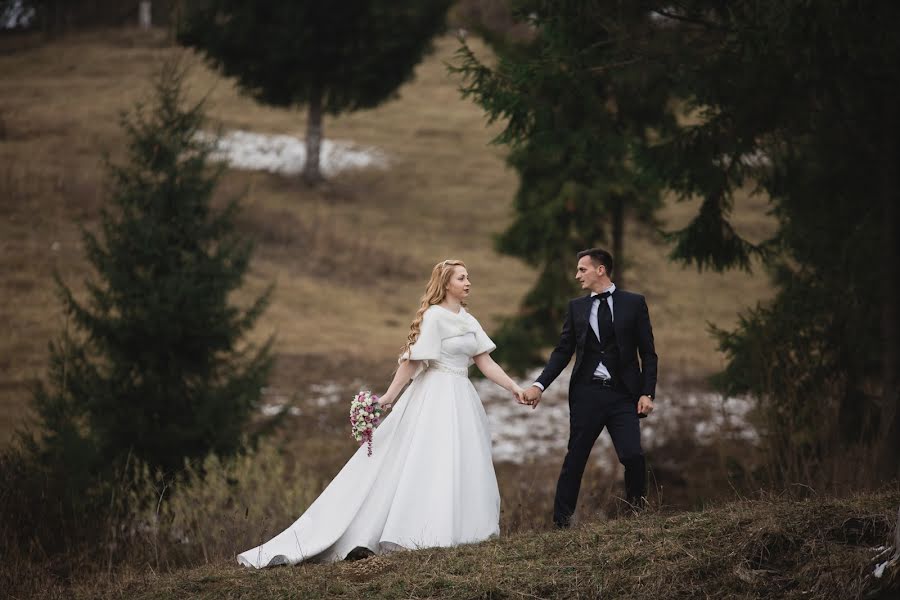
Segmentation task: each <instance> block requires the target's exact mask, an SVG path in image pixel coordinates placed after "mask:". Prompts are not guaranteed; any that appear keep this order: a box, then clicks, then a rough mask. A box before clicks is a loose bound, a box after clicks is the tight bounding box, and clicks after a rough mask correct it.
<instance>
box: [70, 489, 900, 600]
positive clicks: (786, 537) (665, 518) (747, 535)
mask: <svg viewBox="0 0 900 600" xmlns="http://www.w3.org/2000/svg"><path fill="white" fill-rule="evenodd" d="M898 506H900V489H898V488H893V489H889V490H884V491H882V492H880V493H875V494H867V495H861V496H857V497H854V498H849V499H842V500H839V499H827V498H820V497H813V498H811V499H808V500H804V501H792V500H788V499H784V498H780V499H776V498H773V499H765V500H756V501H749V500H747V501H738V502H732V503H729V504H724V505H721V506H718V507H715V508H710V509H706V510H702V511H698V512H686V513H679V514H673V515H663V514H645V515H641V516H640V517H637V518H625V519H618V520H614V521H607V522H594V523H588V524H586V525H584V526H582V527H580V528H577V529H574V530H572V531H566V532H547V533H537V534H535V533H523V534H518V535H513V536H509V537H505V538H501V539H498V540H494V541H490V542H486V543H482V544H476V545H470V546H464V547H458V548H453V549H427V550H419V551H414V552H401V553H397V554H392V555H387V556H380V557H374V558H369V559H366V560H361V561H356V562H342V563H336V564H333V565H314V564H309V565H301V566H297V567H286V568H276V569H271V570H263V571H254V570H249V569H244V568H241V567H238V566H236V565H231V564H210V565H207V566H204V567H201V568H197V569H192V570H182V571H175V572H173V573H170V574H165V575H157V574H153V573H150V572H146V573H140V574H138V573H131V574H126V575H123V576H121V577H119V578H115V579H113V581H112V583H107V582H100V581H96V582H87V583H85V584H84V585H83V586H82V587H80V588H78V589H77V590H75V591H74V593H75V595H76V597H84V598H102V599H112V598H130V599H136V600H137V599H141V600H156V599H160V600H161V599H168V598H173V599H174V598H216V599H220V600H225V599H230V598H242V599H245V600H253V599H256V598H258V599H260V600H262V599H264V598H265V599H272V598H372V599H376V598H384V599H387V598H447V599H454V598H456V599H460V600H462V599H471V598H482V599H488V598H490V599H499V598H503V599H506V598H509V599H512V598H553V599H556V598H631V599H635V600H639V599H644V598H646V599H648V600H649V599H653V600H658V599H660V598H685V599H688V598H690V599H694V598H815V599H816V600H827V599H831V598H834V599H838V598H840V599H846V598H863V597H866V598H883V599H887V598H897V597H900V562H898V561H897V560H896V559H895V560H894V562H893V563H890V562H889V561H890V558H891V556H892V555H893V556H897V554H896V552H897V543H898V542H897V540H896V538H897V537H898V533H897V517H898V513H897V510H898ZM884 563H888V564H884ZM879 565H882V566H881V569H880V571H881V572H880V576H878V577H876V576H875V573H876V572H878V569H877V567H878V566H879Z"/></svg>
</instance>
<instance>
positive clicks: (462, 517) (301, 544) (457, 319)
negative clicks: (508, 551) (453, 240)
mask: <svg viewBox="0 0 900 600" xmlns="http://www.w3.org/2000/svg"><path fill="white" fill-rule="evenodd" d="M470 287H471V282H470V281H469V274H468V272H467V271H466V266H465V264H463V262H462V261H458V260H445V261H443V262H439V263H438V264H436V265H435V266H434V269H433V270H432V272H431V279H430V280H429V281H428V286H427V287H426V288H425V294H424V295H423V296H422V302H421V306H420V307H419V310H418V312H417V313H416V317H415V319H414V320H413V322H412V326H411V327H410V332H409V336H408V338H407V342H406V345H405V346H404V347H403V351H402V354H401V355H400V360H399V362H400V366H399V368H398V369H397V372H396V374H395V375H394V379H393V381H392V382H391V384H390V386H389V387H388V390H387V391H386V392H385V393H384V395H383V396H381V403H382V405H383V406H384V407H385V408H390V406H391V405H393V410H392V411H391V412H390V414H389V415H388V416H387V417H386V418H385V419H384V420H383V421H382V423H381V425H380V426H379V427H378V428H377V429H376V430H375V433H374V437H373V444H372V448H373V454H372V456H367V451H366V448H365V446H363V447H360V449H359V450H357V452H356V453H355V454H354V455H353V457H352V458H351V459H350V460H349V461H348V462H347V464H346V465H345V466H344V468H343V469H341V471H340V473H338V474H337V476H336V477H335V478H334V480H332V482H331V483H330V484H329V485H328V487H327V488H325V491H323V492H322V494H321V495H320V496H319V497H318V498H317V499H316V501H315V502H313V503H312V505H310V507H309V508H308V509H307V511H306V512H305V513H303V515H302V516H301V517H300V518H299V519H297V520H296V521H295V522H294V524H293V525H291V526H290V527H288V528H287V529H285V530H284V531H283V532H281V533H280V534H278V535H277V536H275V537H274V538H272V539H271V540H269V541H268V542H266V543H265V544H263V545H261V546H257V547H256V548H253V549H251V550H247V551H246V552H243V553H241V554H239V555H238V562H239V563H240V564H242V565H245V566H249V567H256V568H262V567H270V566H275V565H284V564H297V563H299V562H302V561H316V562H328V561H335V560H341V559H343V558H345V557H346V556H347V555H348V554H349V553H350V552H351V551H353V550H355V549H357V548H364V549H367V550H369V551H370V552H373V553H375V554H382V553H385V552H389V551H392V550H399V549H412V548H427V547H434V546H455V545H457V544H466V543H471V542H478V541H481V540H485V539H487V538H490V537H492V536H496V535H498V534H499V531H500V528H499V520H500V494H499V491H498V490H497V478H496V475H495V474H494V465H493V463H492V461H491V436H490V432H489V431H488V419H487V415H486V414H485V412H484V408H483V407H482V405H481V399H480V398H479V397H478V394H477V393H476V391H475V388H474V387H473V386H472V383H471V382H470V381H469V379H468V367H469V365H471V364H473V363H474V364H475V365H476V366H477V367H478V368H479V370H481V372H482V373H484V375H485V376H486V377H487V378H488V379H490V380H491V381H493V382H494V383H496V384H498V385H500V386H501V387H503V388H505V389H506V390H508V391H510V392H512V393H513V394H514V395H515V397H516V400H517V401H519V402H520V403H524V398H523V395H522V389H521V388H520V387H519V386H518V385H517V384H516V383H515V382H514V381H513V380H512V379H510V378H509V376H507V375H506V373H505V372H504V371H503V369H501V368H500V366H499V365H497V363H495V362H494V361H493V359H491V357H490V354H489V353H490V352H492V351H493V350H494V349H495V348H496V346H495V345H494V343H493V342H492V341H491V339H490V338H489V337H488V336H487V334H486V333H485V332H484V330H483V329H482V328H481V325H480V324H479V323H478V321H477V320H476V319H475V317H473V316H472V315H470V314H469V313H468V312H467V311H466V309H465V308H464V307H465V300H466V298H467V297H468V296H469V288H470ZM410 379H412V383H411V384H410V385H409V387H408V388H407V389H406V391H405V392H404V393H403V394H402V395H399V394H400V391H401V390H402V389H403V387H404V386H405V385H406V384H407V382H409V380H410ZM398 395H399V397H398Z"/></svg>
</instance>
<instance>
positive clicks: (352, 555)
mask: <svg viewBox="0 0 900 600" xmlns="http://www.w3.org/2000/svg"><path fill="white" fill-rule="evenodd" d="M371 556H375V553H374V552H372V551H371V550H369V549H368V548H366V547H365V546H357V547H356V548H354V549H353V550H351V551H350V552H348V553H347V556H346V557H345V558H344V560H363V559H364V558H369V557H371Z"/></svg>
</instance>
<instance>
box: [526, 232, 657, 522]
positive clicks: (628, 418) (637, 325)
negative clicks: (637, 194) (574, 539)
mask: <svg viewBox="0 0 900 600" xmlns="http://www.w3.org/2000/svg"><path fill="white" fill-rule="evenodd" d="M612 273H613V258H612V255H610V253H609V252H607V251H606V250H601V249H599V248H592V249H590V250H583V251H581V252H579V253H578V268H577V271H576V273H575V279H577V280H578V281H579V283H581V287H582V289H584V290H589V291H590V294H589V295H587V296H583V297H581V298H576V299H574V300H570V301H569V309H568V314H567V315H566V321H565V323H563V328H562V333H561V334H560V336H559V344H558V345H557V346H556V348H555V349H554V350H553V353H552V354H551V355H550V360H549V361H547V366H546V367H544V371H543V372H542V373H541V375H540V377H538V378H537V381H536V382H534V384H532V386H531V387H530V388H528V389H527V390H526V391H525V394H524V401H525V403H527V404H531V406H532V408H537V405H538V404H539V403H540V401H541V394H542V393H543V391H544V390H545V389H547V386H549V385H550V384H551V383H553V380H554V379H556V377H557V376H558V375H559V374H560V372H561V371H562V370H563V369H564V368H565V367H566V365H568V364H569V359H570V358H571V357H572V354H575V368H574V369H573V370H572V379H571V382H570V384H569V414H570V416H569V447H568V451H567V452H566V458H565V460H564V461H563V466H562V471H561V472H560V474H559V482H558V483H557V484H556V499H555V500H554V502H553V523H554V524H555V525H556V526H557V527H568V526H569V525H570V522H571V519H572V515H573V514H574V512H575V504H576V502H577V501H578V490H579V489H580V488H581V477H582V475H583V474H584V467H585V465H586V464H587V460H588V456H589V455H590V453H591V448H593V446H594V442H595V441H597V437H598V436H599V435H600V432H601V431H603V428H604V427H605V428H606V429H607V430H608V431H609V435H610V437H611V438H612V442H613V446H614V447H615V449H616V454H618V456H619V462H621V463H622V464H623V465H624V466H625V493H626V499H627V501H628V502H629V504H631V505H632V506H633V507H636V508H637V507H640V506H641V505H642V503H643V501H644V495H645V486H646V479H647V475H646V467H645V463H644V453H643V451H642V450H641V430H640V425H639V422H638V419H639V418H643V417H646V416H647V415H649V414H650V413H651V412H653V395H654V393H655V391H656V362H657V358H656V351H655V350H654V349H653V330H652V328H651V327H650V314H649V312H648V311H647V303H646V301H645V300H644V297H643V296H640V295H638V294H632V293H630V292H626V291H623V290H618V289H616V286H615V284H613V282H612V281H611V280H610V277H611V276H612ZM638 356H640V364H639V363H638Z"/></svg>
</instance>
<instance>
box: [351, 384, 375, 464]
mask: <svg viewBox="0 0 900 600" xmlns="http://www.w3.org/2000/svg"><path fill="white" fill-rule="evenodd" d="M380 422H381V404H380V403H379V402H378V396H375V395H374V394H372V392H370V391H368V390H362V391H361V392H359V393H358V394H356V395H355V396H354V397H353V400H351V401H350V434H351V435H352V436H353V439H355V440H356V441H357V442H359V445H360V446H362V445H363V444H368V445H369V456H372V434H373V433H375V428H376V427H378V424H379V423H380Z"/></svg>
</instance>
